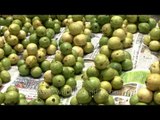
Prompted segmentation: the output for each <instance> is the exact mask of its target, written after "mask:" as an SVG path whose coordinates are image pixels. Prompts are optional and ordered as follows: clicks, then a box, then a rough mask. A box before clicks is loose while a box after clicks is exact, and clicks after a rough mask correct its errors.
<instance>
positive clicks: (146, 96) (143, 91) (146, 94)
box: [137, 88, 153, 103]
mask: <svg viewBox="0 0 160 120" xmlns="http://www.w3.org/2000/svg"><path fill="white" fill-rule="evenodd" d="M137 96H138V98H139V102H144V103H150V102H151V101H152V98H153V93H152V91H150V90H148V89H147V88H140V89H139V90H138V92H137Z"/></svg>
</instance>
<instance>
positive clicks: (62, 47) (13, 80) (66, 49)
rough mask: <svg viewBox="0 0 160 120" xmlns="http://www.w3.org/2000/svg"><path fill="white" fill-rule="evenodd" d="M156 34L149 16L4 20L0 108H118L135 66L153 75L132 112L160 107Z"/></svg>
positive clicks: (157, 23)
mask: <svg viewBox="0 0 160 120" xmlns="http://www.w3.org/2000/svg"><path fill="white" fill-rule="evenodd" d="M159 27H160V20H157V19H155V18H154V17H152V16H150V15H105V14H103V15H0V105H118V103H117V102H116V99H117V98H116V97H117V96H118V95H124V93H123V92H122V93H121V92H120V91H123V90H125V85H126V80H125V78H124V77H123V74H124V73H127V72H130V71H136V70H138V69H140V68H139V67H137V66H138V65H139V66H140V65H141V67H142V69H143V70H144V69H145V70H146V71H147V70H148V71H149V72H150V73H149V74H147V79H146V80H144V81H145V86H143V87H141V88H139V89H136V90H137V92H136V93H134V94H130V96H129V98H127V100H129V101H127V100H126V101H127V102H128V103H127V104H128V105H129V104H130V105H153V104H156V105H159V104H160V100H159V96H160V95H159V94H160V93H159V88H160V63H159V61H155V59H151V58H150V56H156V59H157V58H158V57H159V53H158V52H159V50H160V42H159V39H160V29H159ZM141 43H143V44H141ZM143 47H145V49H144V48H143ZM134 49H135V50H134ZM146 49H147V50H146ZM145 50H146V51H147V52H148V54H147V55H146V56H143V53H144V51H145ZM137 54H141V55H140V56H138V55H137ZM143 58H144V59H145V60H152V61H151V62H152V64H150V63H151V62H148V61H147V62H148V63H147V64H146V66H147V67H146V66H145V67H143V64H145V62H146V61H144V63H143V62H141V63H139V61H138V60H141V61H143V60H142V59H143ZM152 58H153V57H152ZM148 66H149V67H148ZM12 73H13V74H12ZM20 78H21V79H20ZM130 84H135V83H134V82H133V83H130ZM137 86H138V85H137ZM25 89H27V90H28V93H27V92H26V93H25ZM126 89H128V88H126ZM132 89H133V88H132ZM29 91H32V92H33V91H35V93H34V94H33V95H31V94H32V92H31V94H29V93H30V92H29ZM23 92H24V93H23ZM125 92H126V94H128V93H127V90H126V91H125ZM115 93H116V94H115ZM124 96H125V95H124ZM126 96H127V95H126ZM127 97H128V96H127Z"/></svg>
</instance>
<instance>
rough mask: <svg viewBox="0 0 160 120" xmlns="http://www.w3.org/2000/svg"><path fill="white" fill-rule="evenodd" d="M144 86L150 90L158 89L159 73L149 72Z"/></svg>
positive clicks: (159, 85)
mask: <svg viewBox="0 0 160 120" xmlns="http://www.w3.org/2000/svg"><path fill="white" fill-rule="evenodd" d="M146 86H147V88H148V89H149V90H151V91H157V90H160V74H158V73H151V74H149V76H148V77H147V80H146Z"/></svg>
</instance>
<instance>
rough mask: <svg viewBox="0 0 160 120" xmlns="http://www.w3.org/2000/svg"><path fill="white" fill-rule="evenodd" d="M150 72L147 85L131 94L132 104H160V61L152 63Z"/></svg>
mask: <svg viewBox="0 0 160 120" xmlns="http://www.w3.org/2000/svg"><path fill="white" fill-rule="evenodd" d="M149 70H150V73H149V75H148V77H147V79H146V87H142V88H140V89H139V90H138V92H137V94H135V95H133V96H131V98H130V104H131V105H160V63H159V61H155V62H153V63H152V64H151V66H150V68H149Z"/></svg>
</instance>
